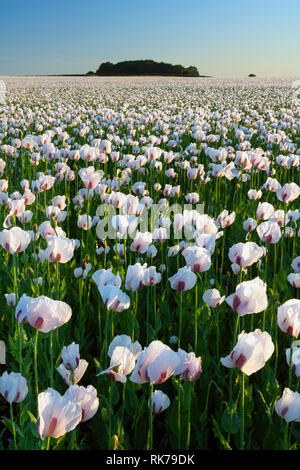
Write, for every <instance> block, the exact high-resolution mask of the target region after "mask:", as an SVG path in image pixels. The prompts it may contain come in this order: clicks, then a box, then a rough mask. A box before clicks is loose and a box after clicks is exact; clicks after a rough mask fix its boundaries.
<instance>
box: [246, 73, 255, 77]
mask: <svg viewBox="0 0 300 470" xmlns="http://www.w3.org/2000/svg"><path fill="white" fill-rule="evenodd" d="M248 77H256V75H255V73H250V74H249V75H248Z"/></svg>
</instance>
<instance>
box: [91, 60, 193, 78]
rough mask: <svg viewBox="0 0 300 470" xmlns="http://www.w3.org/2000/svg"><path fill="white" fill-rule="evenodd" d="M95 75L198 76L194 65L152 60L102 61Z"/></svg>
mask: <svg viewBox="0 0 300 470" xmlns="http://www.w3.org/2000/svg"><path fill="white" fill-rule="evenodd" d="M96 74H97V75H123V76H124V75H169V76H170V75H175V76H182V77H200V75H199V72H198V69H197V68H196V67H193V66H190V67H183V66H182V65H172V64H166V63H165V62H155V61H154V60H127V61H123V62H118V63H117V64H112V63H111V62H104V63H102V64H101V65H100V67H99V68H98V70H97V71H96Z"/></svg>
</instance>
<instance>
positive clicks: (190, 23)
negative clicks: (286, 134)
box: [0, 0, 300, 77]
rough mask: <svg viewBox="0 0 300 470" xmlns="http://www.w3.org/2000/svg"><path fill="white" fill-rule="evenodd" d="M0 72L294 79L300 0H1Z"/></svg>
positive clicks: (299, 66)
mask: <svg viewBox="0 0 300 470" xmlns="http://www.w3.org/2000/svg"><path fill="white" fill-rule="evenodd" d="M0 17H1V21H0V75H43V74H71V73H86V72H88V71H89V70H93V71H95V70H96V69H97V68H98V66H99V65H100V63H101V62H106V61H110V62H118V61H122V60H135V59H153V60H157V61H163V62H170V63H172V64H182V65H184V66H189V65H194V66H196V67H197V68H198V70H199V72H200V74H203V75H212V76H215V77H245V76H248V74H249V73H255V74H256V75H257V76H259V77H296V76H298V77H299V76H300V27H299V18H300V0H285V1H284V0H207V1H204V0H151V1H150V0H149V1H146V0H0Z"/></svg>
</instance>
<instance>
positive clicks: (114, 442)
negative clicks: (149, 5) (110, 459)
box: [108, 434, 119, 450]
mask: <svg viewBox="0 0 300 470" xmlns="http://www.w3.org/2000/svg"><path fill="white" fill-rule="evenodd" d="M118 444H119V438H118V436H117V435H116V434H114V435H113V436H111V438H110V440H109V443H108V450H117V448H118Z"/></svg>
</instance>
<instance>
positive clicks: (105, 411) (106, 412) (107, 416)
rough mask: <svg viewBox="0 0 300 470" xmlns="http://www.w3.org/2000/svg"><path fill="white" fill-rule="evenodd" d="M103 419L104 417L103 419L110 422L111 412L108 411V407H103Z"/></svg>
mask: <svg viewBox="0 0 300 470" xmlns="http://www.w3.org/2000/svg"><path fill="white" fill-rule="evenodd" d="M101 419H102V421H104V422H105V423H107V422H108V419H109V413H108V411H107V409H106V408H101Z"/></svg>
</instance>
